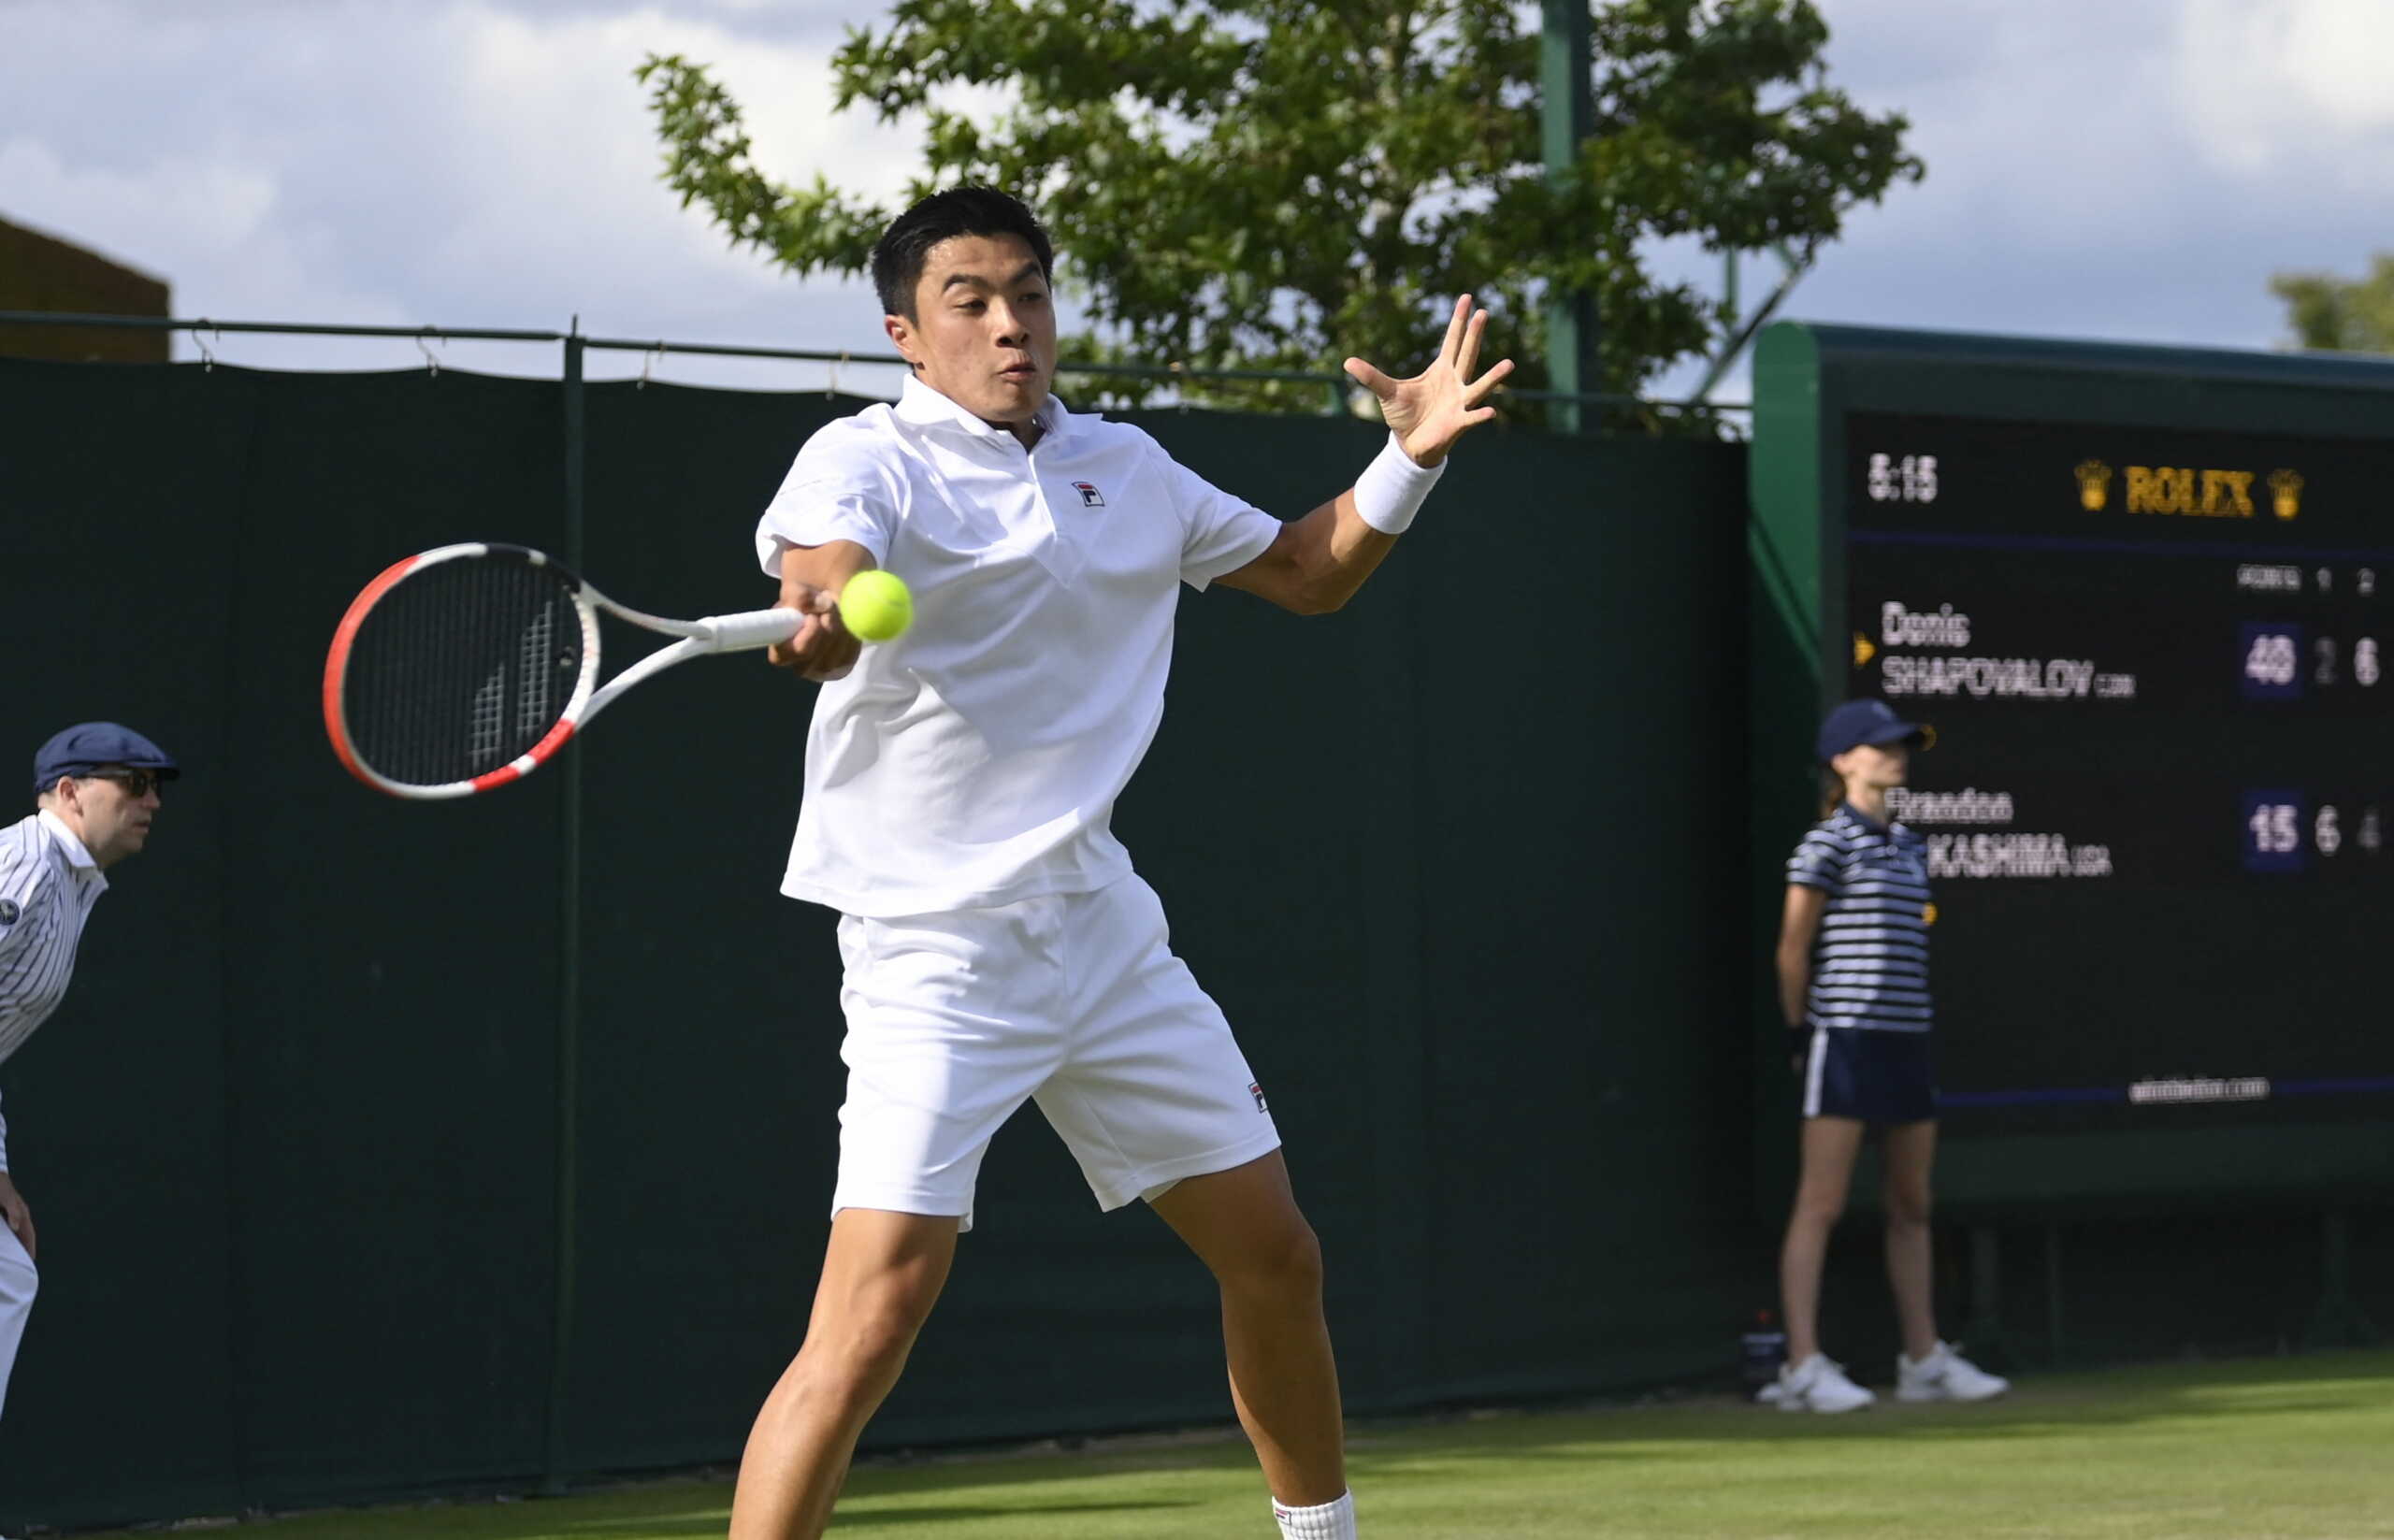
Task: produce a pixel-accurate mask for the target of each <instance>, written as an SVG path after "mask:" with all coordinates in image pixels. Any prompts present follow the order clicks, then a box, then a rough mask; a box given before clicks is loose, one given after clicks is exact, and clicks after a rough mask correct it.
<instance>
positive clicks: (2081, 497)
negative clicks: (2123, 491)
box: [2076, 460, 2112, 513]
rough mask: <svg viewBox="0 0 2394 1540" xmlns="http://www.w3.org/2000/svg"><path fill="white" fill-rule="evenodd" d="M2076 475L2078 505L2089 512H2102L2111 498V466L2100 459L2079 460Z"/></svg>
mask: <svg viewBox="0 0 2394 1540" xmlns="http://www.w3.org/2000/svg"><path fill="white" fill-rule="evenodd" d="M2076 475H2077V477H2078V505H2079V506H2080V507H2081V508H2084V510H2086V511H2087V512H2089V513H2100V512H2102V511H2103V505H2104V504H2105V503H2108V502H2110V501H2111V500H2112V468H2111V467H2110V466H2107V465H2105V464H2104V463H2103V462H2102V461H2100V460H2081V461H2079V462H2078V468H2077V471H2076Z"/></svg>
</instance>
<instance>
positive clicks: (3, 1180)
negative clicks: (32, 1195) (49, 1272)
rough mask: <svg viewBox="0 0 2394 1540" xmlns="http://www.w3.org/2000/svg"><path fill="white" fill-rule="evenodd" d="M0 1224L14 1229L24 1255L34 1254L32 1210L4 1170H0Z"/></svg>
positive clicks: (30, 1255)
mask: <svg viewBox="0 0 2394 1540" xmlns="http://www.w3.org/2000/svg"><path fill="white" fill-rule="evenodd" d="M0 1224H5V1225H7V1227H8V1228H9V1229H10V1230H11V1231H15V1233H16V1237H17V1239H18V1240H19V1241H20V1242H22V1243H23V1245H24V1248H25V1255H26V1256H28V1257H34V1256H35V1253H34V1211H33V1209H32V1208H31V1206H29V1205H28V1204H27V1203H26V1202H25V1201H24V1199H23V1198H22V1197H20V1196H18V1193H17V1184H16V1183H14V1182H12V1181H10V1180H9V1179H8V1173H7V1172H5V1171H0ZM35 1259H36V1261H38V1260H39V1258H38V1257H35Z"/></svg>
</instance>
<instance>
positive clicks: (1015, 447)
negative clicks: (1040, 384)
mask: <svg viewBox="0 0 2394 1540" xmlns="http://www.w3.org/2000/svg"><path fill="white" fill-rule="evenodd" d="M1040 422H1041V424H1042V425H1043V427H1044V428H1045V430H1046V431H1045V433H1044V434H1043V436H1042V437H1041V439H1040V440H1039V443H1038V446H1037V447H1036V448H1035V449H1032V450H1030V451H1028V452H1026V451H1025V450H1024V449H1023V447H1022V444H1021V441H1020V440H1018V439H1016V438H1015V436H1014V435H1013V434H1012V433H1010V432H1008V431H1006V430H1005V429H1002V428H995V427H991V426H990V425H988V424H987V423H984V422H982V421H981V420H980V419H978V418H976V417H974V416H973V415H972V414H971V413H970V412H967V411H966V410H963V409H962V408H961V407H959V406H958V405H957V404H956V403H955V402H953V401H951V400H949V399H948V398H947V397H946V396H942V395H940V394H939V393H938V392H937V391H934V390H931V389H930V388H929V387H928V386H925V385H923V384H920V383H918V382H917V381H914V380H908V381H906V384H905V391H904V394H903V395H902V396H901V398H900V399H899V401H898V402H897V404H896V405H895V406H894V407H893V406H873V407H868V408H866V409H865V410H863V411H860V412H858V413H857V414H856V415H855V416H853V417H847V418H843V419H842V420H840V421H839V422H836V423H832V424H829V425H826V426H825V427H824V428H823V429H822V430H821V431H819V432H817V433H816V434H815V436H814V437H813V438H812V439H808V440H807V442H806V446H805V448H803V449H801V450H800V451H799V454H798V459H797V462H796V463H795V464H793V465H792V466H791V467H790V471H789V476H788V477H787V479H786V480H785V481H784V482H783V483H782V488H781V491H780V492H779V493H777V494H776V495H775V496H774V497H773V501H772V505H771V506H770V507H769V508H767V509H766V511H765V515H764V518H763V519H762V520H761V521H759V523H758V525H757V558H758V560H759V561H760V562H761V563H762V564H763V566H764V569H765V570H766V571H767V572H769V573H772V574H773V575H774V576H776V577H778V576H779V575H780V572H781V554H782V552H783V551H784V550H785V549H786V548H787V547H788V546H792V545H821V544H824V543H825V542H827V541H830V540H854V541H856V542H857V543H858V545H861V546H863V547H864V548H865V549H866V550H868V551H870V552H872V553H873V560H874V562H875V563H877V564H878V565H880V566H882V567H885V568H887V569H889V570H890V571H892V572H894V573H896V574H897V575H898V576H899V577H901V578H902V579H904V580H905V583H906V585H907V586H908V587H909V588H910V589H912V590H913V592H914V596H915V624H914V626H913V627H912V628H911V629H910V630H909V631H907V633H906V634H905V635H904V636H903V637H901V638H900V639H898V640H896V641H892V642H887V643H883V644H880V645H877V646H868V647H866V648H865V649H864V652H863V655H862V656H861V657H860V658H859V659H858V663H857V666H856V668H855V669H854V670H853V671H852V672H851V673H850V674H849V675H848V677H847V678H845V679H843V680H836V681H834V682H832V683H830V684H825V685H824V686H823V687H822V692H821V694H820V695H819V696H818V697H817V698H816V700H815V720H814V724H813V726H812V727H811V728H810V729H809V730H808V733H807V740H806V781H805V798H804V801H803V802H802V804H801V806H800V812H799V819H798V838H797V840H796V842H794V844H793V845H792V847H791V850H790V861H789V870H788V872H787V875H786V877H785V878H784V880H783V883H782V891H783V892H784V893H786V894H788V895H789V896H790V897H791V898H794V899H804V900H812V901H814V902H815V903H822V904H829V906H831V907H832V908H834V909H837V910H840V911H842V912H843V913H844V914H862V915H865V916H868V917H871V918H875V919H887V918H892V917H895V916H898V915H904V914H937V913H942V912H945V911H948V910H954V909H973V908H981V907H984V906H988V905H994V904H1002V903H1012V902H1014V901H1016V900H1020V899H1027V898H1031V897H1035V896H1037V895H1041V894H1047V893H1079V892H1089V891H1093V890H1095V889H1097V888H1100V887H1103V886H1104V885H1107V884H1109V883H1112V882H1114V881H1116V880H1117V879H1118V878H1120V877H1122V876H1124V875H1126V874H1127V873H1128V872H1129V871H1130V870H1131V858H1130V856H1129V853H1128V852H1126V851H1125V850H1124V849H1123V848H1122V845H1121V842H1119V841H1118V840H1116V839H1115V838H1114V835H1113V832H1112V830H1111V828H1109V827H1108V826H1109V822H1110V820H1111V817H1112V814H1113V811H1114V801H1115V799H1116V798H1117V797H1118V796H1119V795H1121V791H1122V788H1123V786H1124V785H1125V784H1128V783H1129V781H1130V779H1131V772H1132V770H1136V769H1137V768H1138V766H1139V760H1140V758H1141V757H1142V756H1145V755H1146V753H1147V745H1148V743H1149V742H1151V741H1154V738H1155V733H1156V727H1157V726H1158V725H1159V724H1160V723H1161V721H1162V720H1163V686H1164V678H1165V675H1166V674H1167V673H1168V672H1169V670H1170V668H1171V664H1172V634H1173V617H1174V610H1175V602H1176V597H1177V593H1178V590H1177V586H1176V585H1177V584H1178V583H1188V584H1190V586H1191V587H1195V588H1204V586H1205V585H1206V584H1207V583H1210V582H1212V581H1213V580H1214V579H1215V578H1218V577H1219V576H1221V575H1222V574H1223V573H1225V572H1231V571H1235V570H1236V569H1239V568H1241V567H1244V566H1246V565H1247V563H1248V562H1250V561H1252V560H1254V559H1255V558H1256V557H1257V556H1259V555H1262V554H1263V552H1264V550H1265V548H1266V547H1268V546H1269V545H1270V544H1271V543H1272V540H1273V538H1274V537H1275V536H1276V535H1277V534H1278V533H1279V530H1280V522H1279V521H1278V520H1277V519H1275V518H1273V517H1272V516H1271V515H1270V514H1268V513H1264V512H1262V511H1260V510H1257V509H1255V508H1253V507H1251V506H1249V505H1248V504H1247V503H1245V502H1243V501H1241V500H1240V499H1238V498H1236V497H1231V496H1229V495H1228V494H1226V493H1223V492H1221V491H1219V490H1217V489H1216V488H1215V487H1213V486H1211V485H1209V484H1207V483H1206V482H1205V481H1204V479H1202V478H1201V477H1199V476H1197V475H1196V474H1195V473H1193V472H1191V471H1190V470H1188V469H1186V468H1183V467H1181V466H1179V465H1177V464H1175V462H1174V461H1173V459H1172V457H1171V456H1170V455H1168V454H1166V453H1164V452H1163V448H1162V446H1161V445H1160V444H1158V443H1157V442H1156V441H1155V440H1154V439H1150V438H1149V437H1147V434H1145V433H1143V432H1141V431H1140V430H1139V429H1137V428H1135V427H1132V426H1130V425H1127V424H1123V423H1109V422H1106V421H1105V420H1104V419H1103V418H1101V417H1098V416H1096V415H1094V414H1090V413H1074V412H1070V411H1067V410H1064V407H1063V404H1062V403H1061V402H1060V401H1058V400H1056V399H1055V398H1054V397H1052V396H1051V397H1050V398H1049V399H1048V402H1047V404H1046V406H1045V407H1043V408H1042V409H1041V410H1040Z"/></svg>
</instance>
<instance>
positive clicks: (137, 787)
mask: <svg viewBox="0 0 2394 1540" xmlns="http://www.w3.org/2000/svg"><path fill="white" fill-rule="evenodd" d="M82 779H84V780H86V781H112V782H114V783H115V784H117V785H119V786H121V787H122V788H123V791H124V794H125V795H126V796H127V797H130V798H133V799H135V800H137V801H138V800H139V799H142V798H144V797H147V796H149V795H150V793H151V792H152V791H154V790H161V789H163V788H164V787H165V785H166V777H165V776H163V775H160V774H159V773H158V772H157V771H156V770H94V771H92V772H91V773H90V774H88V775H86V776H84V777H82Z"/></svg>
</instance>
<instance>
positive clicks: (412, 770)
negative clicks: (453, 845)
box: [324, 543, 804, 801]
mask: <svg viewBox="0 0 2394 1540" xmlns="http://www.w3.org/2000/svg"><path fill="white" fill-rule="evenodd" d="M601 610H604V611H605V612H607V613H609V614H611V615H613V616H615V617H616V618H617V619H619V620H626V621H629V622H630V623H631V624H633V625H634V626H642V627H644V628H646V629H648V630H651V631H656V632H661V633H662V634H664V635H666V636H670V637H679V638H681V639H682V640H679V641H676V642H674V643H673V644H672V645H671V646H670V647H661V648H659V649H657V650H656V652H654V653H651V654H649V655H647V656H646V657H644V658H642V659H641V660H640V661H639V662H638V663H635V664H633V665H632V666H631V667H630V668H628V669H625V670H624V671H623V672H622V673H620V674H617V675H616V676H615V677H614V678H613V679H611V680H609V681H608V682H607V683H606V684H603V685H601V684H599V683H598V612H600V611H601ZM803 618H804V617H803V616H801V615H800V613H799V612H797V611H795V610H751V611H747V612H743V613H740V614H733V615H709V616H707V617H706V618H705V619H703V620H666V619H663V618H662V617H660V616H656V615H648V614H642V612H639V611H638V610H630V609H627V608H625V607H624V606H623V605H620V604H617V603H616V602H615V601H614V600H613V599H611V598H609V597H607V596H606V595H604V594H601V593H599V592H598V590H597V589H595V588H593V587H591V586H590V585H589V584H588V583H584V582H583V581H582V580H581V579H580V578H578V577H576V576H575V575H574V574H573V573H572V572H571V571H570V570H568V569H566V568H564V567H563V566H560V565H559V564H558V563H557V562H555V561H554V560H552V559H551V558H550V557H548V556H545V555H543V554H541V553H540V552H538V551H533V550H529V549H526V547H524V546H520V545H497V544H481V543H477V544H469V545H443V546H440V547H437V548H436V549H434V550H430V551H426V552H423V553H422V554H417V555H413V556H410V557H408V558H407V559H406V560H404V561H399V562H395V563H393V564H392V565H391V566H390V567H389V568H387V569H384V570H383V572H382V575H381V576H379V577H377V578H376V579H375V580H374V581H373V582H372V583H368V584H367V585H366V588H365V591H364V592H362V593H360V594H359V595H358V596H357V597H356V598H355V599H354V600H353V602H352V603H351V604H350V607H349V612H348V613H347V614H345V615H343V616H341V620H340V626H339V629H338V630H336V631H335V632H334V633H333V645H332V651H331V652H330V654H328V655H326V656H325V658H324V731H325V733H326V734H327V735H329V736H330V737H331V739H332V744H333V753H335V754H336V755H339V756H340V762H341V764H342V765H344V766H346V767H347V768H348V770H349V772H350V773H351V774H352V775H354V776H356V777H357V778H358V779H359V780H360V781H363V782H365V783H366V784H368V785H369V786H372V787H373V788H374V789H375V790H377V791H385V792H388V793H390V794H391V795H392V796H394V797H406V798H411V799H417V800H423V801H436V800H440V799H446V798H452V797H470V796H472V795H474V794H475V793H476V792H483V791H491V790H495V789H496V788H498V787H499V786H503V785H506V784H508V783H510V782H512V781H520V780H522V779H523V778H524V777H525V776H526V775H529V774H531V773H532V771H534V770H538V769H540V768H541V766H542V765H544V764H546V763H547V762H548V761H549V760H550V759H552V758H554V757H555V756H556V755H557V753H558V751H560V750H561V749H563V748H564V747H565V745H566V742H567V741H568V740H570V738H572V737H573V735H574V734H575V733H577V732H579V731H580V730H581V729H582V728H584V727H587V726H588V725H589V724H590V721H591V719H592V718H594V717H596V716H597V715H598V713H599V712H601V711H603V710H604V709H606V707H607V705H608V703H609V702H611V701H613V699H615V698H616V697H618V696H620V695H622V694H623V693H624V692H625V691H626V690H628V689H630V688H631V687H632V686H633V685H635V684H639V683H640V682H641V681H642V680H644V679H647V678H649V677H651V676H652V675H655V674H657V673H660V672H662V671H663V670H665V669H670V668H671V667H673V666H674V665H675V664H677V663H682V662H685V661H686V660H688V659H690V658H694V657H699V656H701V655H705V654H708V653H736V652H746V651H752V650H754V649H756V648H759V647H770V646H772V644H773V643H774V642H777V641H787V640H789V639H790V638H791V637H793V636H795V635H796V634H797V633H798V628H799V625H800V621H801V620H802V619H803Z"/></svg>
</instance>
